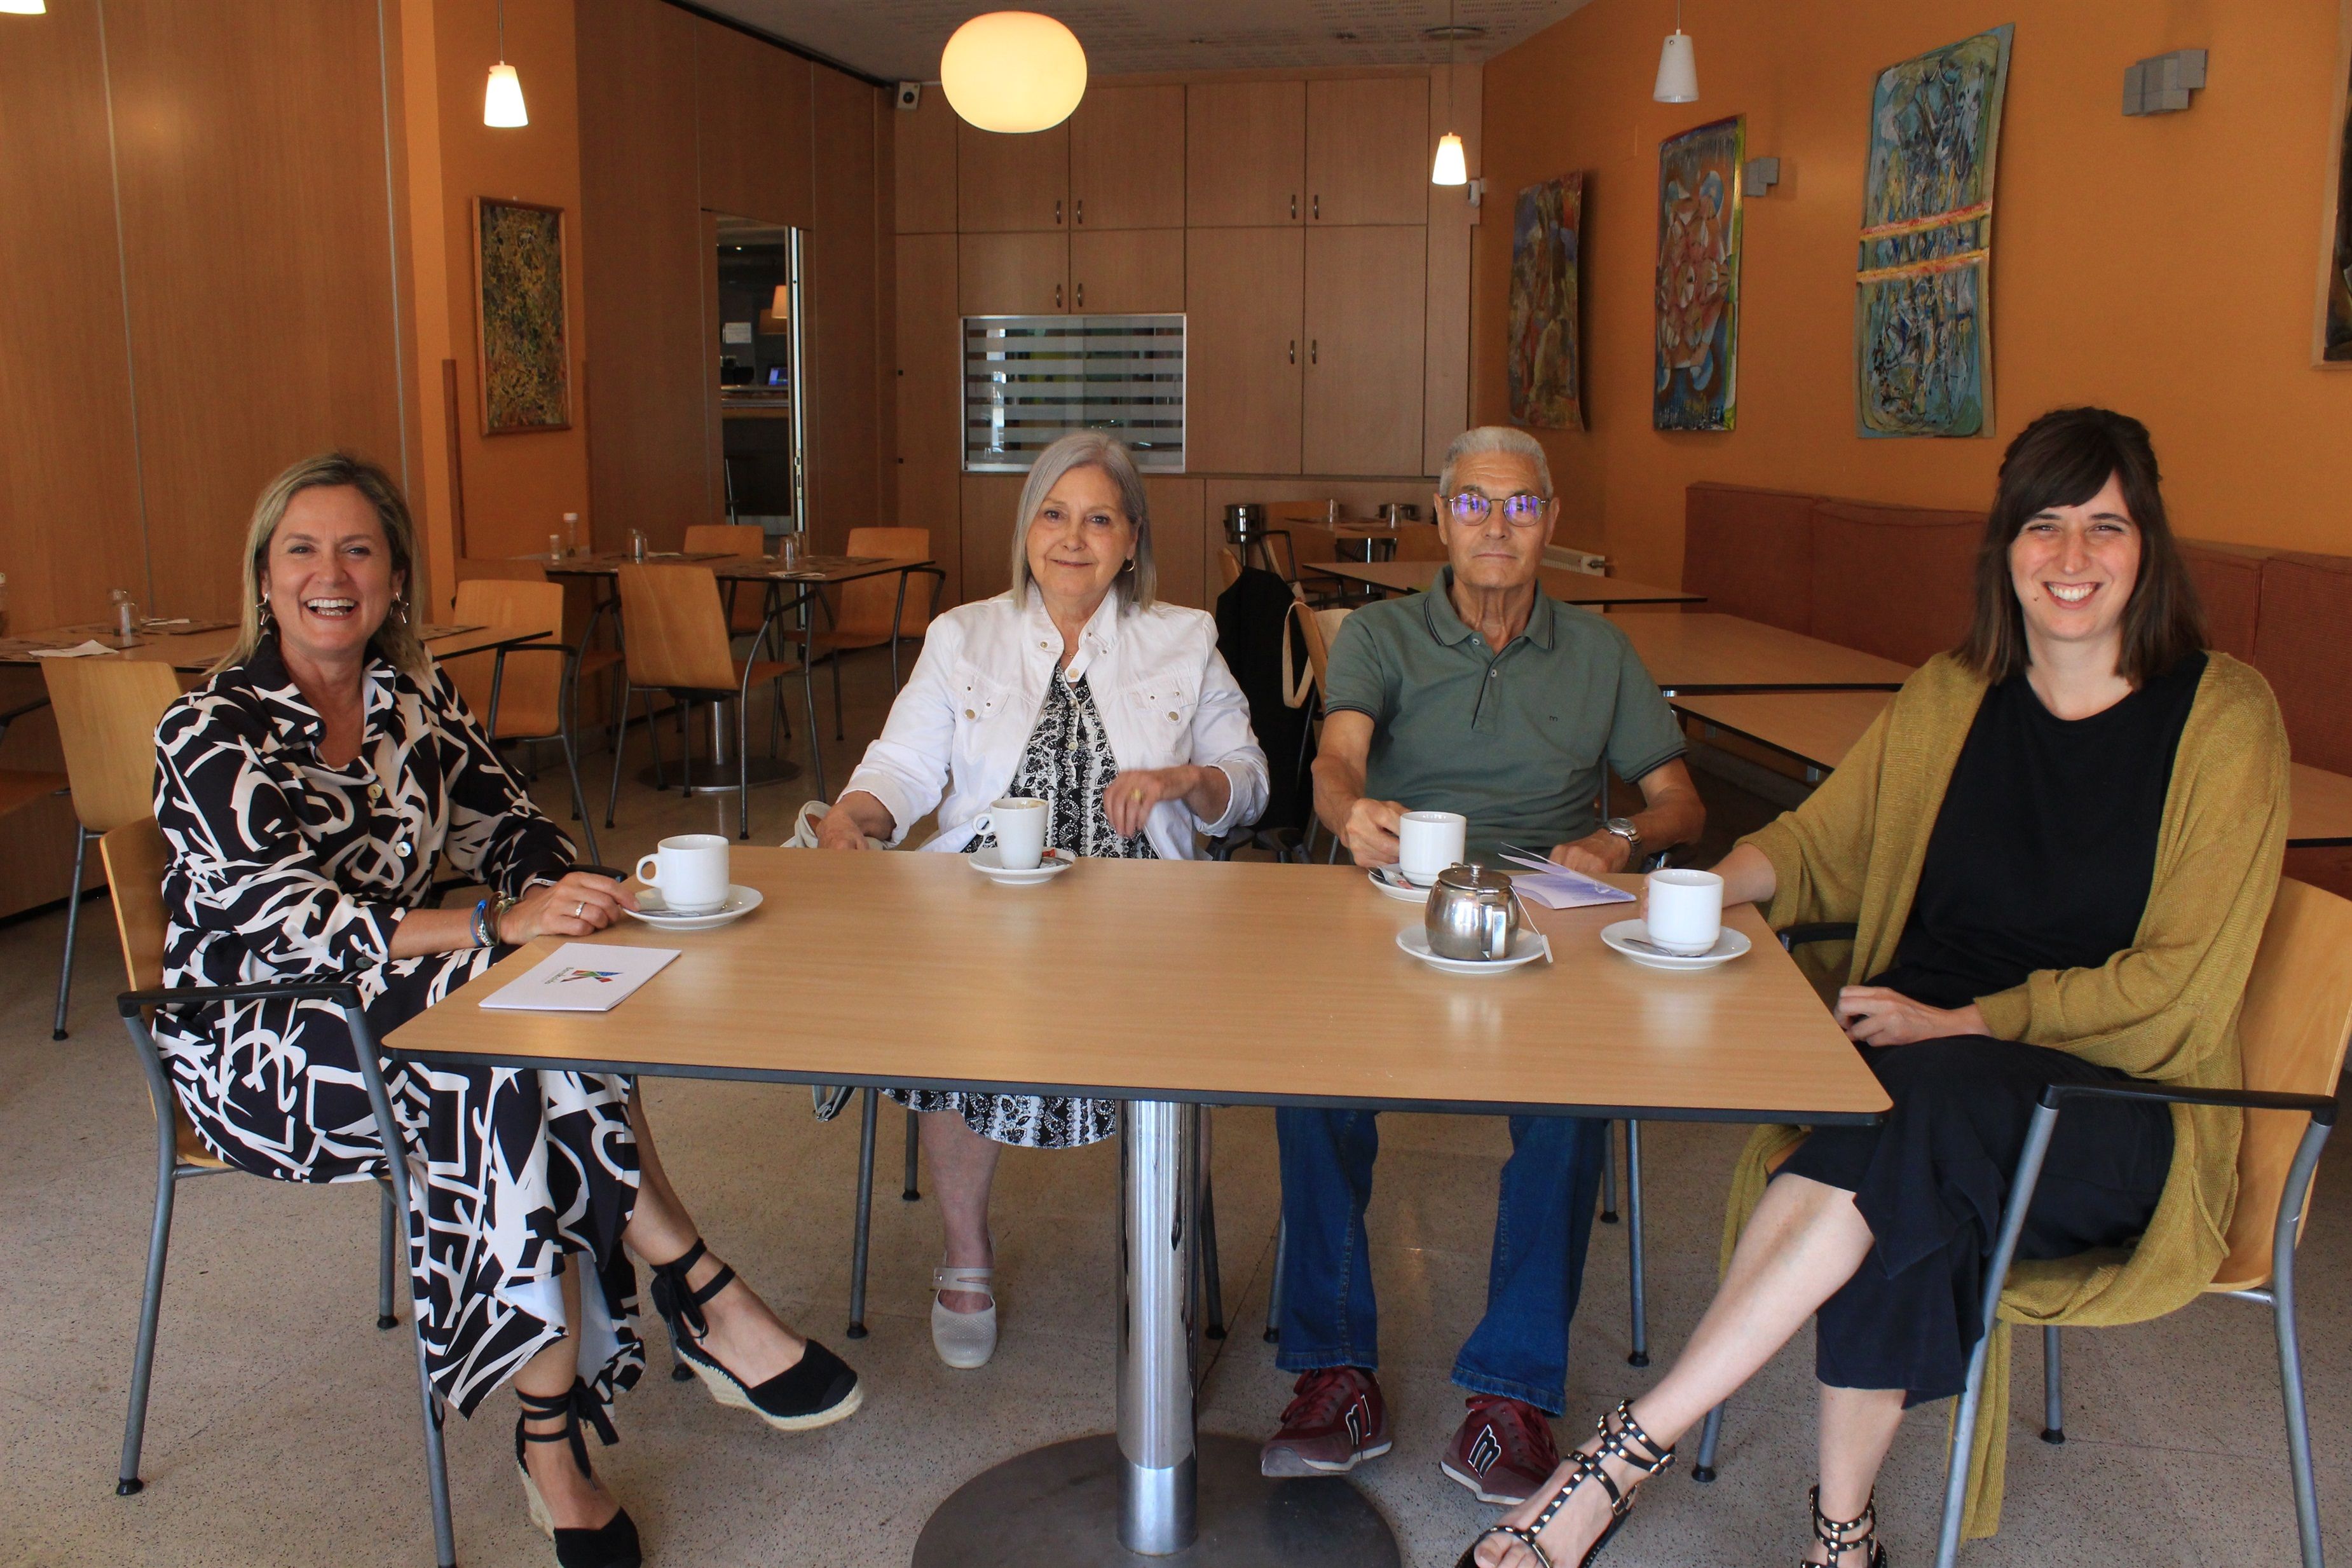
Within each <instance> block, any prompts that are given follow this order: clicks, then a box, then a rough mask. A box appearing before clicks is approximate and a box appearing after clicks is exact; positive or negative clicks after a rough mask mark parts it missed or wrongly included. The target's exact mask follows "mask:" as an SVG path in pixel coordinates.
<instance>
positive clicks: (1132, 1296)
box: [1118, 1100, 1199, 1557]
mask: <svg viewBox="0 0 2352 1568" xmlns="http://www.w3.org/2000/svg"><path fill="white" fill-rule="evenodd" d="M1192 1150H1193V1143H1192V1113H1191V1108H1190V1107H1189V1106H1184V1105H1175V1104H1171V1103H1168V1102H1166V1101H1164V1100H1130V1101H1129V1102H1128V1103H1127V1106H1126V1112H1125V1114H1124V1115H1122V1116H1121V1117H1120V1118H1119V1189H1120V1190H1119V1237H1118V1249H1119V1257H1120V1260H1121V1261H1122V1262H1123V1263H1124V1265H1125V1267H1124V1269H1123V1270H1121V1272H1122V1274H1123V1276H1124V1277H1123V1278H1122V1279H1121V1280H1120V1281H1119V1285H1120V1302H1119V1320H1118V1452H1119V1458H1120V1460H1121V1465H1120V1469H1119V1485H1118V1490H1119V1516H1118V1539H1119V1543H1120V1544H1121V1545H1123V1546H1125V1547H1126V1548H1127V1549H1128V1550H1129V1552H1137V1553H1139V1554H1141V1555H1144V1556H1150V1557H1164V1556H1167V1555H1168V1554H1170V1553H1171V1552H1181V1551H1182V1550H1183V1549H1184V1548H1185V1547H1187V1546H1190V1545H1192V1538H1193V1536H1194V1534H1195V1533H1197V1525H1196V1522H1195V1521H1194V1518H1193V1486H1194V1482H1195V1480H1196V1479H1197V1475H1198V1470H1199V1467H1198V1465H1197V1464H1196V1463H1195V1462H1194V1460H1193V1456H1192V1325H1191V1323H1189V1322H1187V1321H1186V1310H1185V1309H1186V1303H1187V1301H1188V1300H1189V1298H1190V1296H1191V1293H1192V1291H1191V1285H1192V1215H1191V1214H1190V1213H1189V1212H1188V1210H1189V1209H1190V1207H1191V1206H1190V1205H1189V1204H1187V1203H1186V1202H1185V1195H1186V1194H1188V1193H1190V1192H1191V1191H1192V1190H1193V1186H1192V1184H1193V1179H1194V1178H1193V1171H1192Z"/></svg>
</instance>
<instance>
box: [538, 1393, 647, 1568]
mask: <svg viewBox="0 0 2352 1568" xmlns="http://www.w3.org/2000/svg"><path fill="white" fill-rule="evenodd" d="M515 1397H516V1398H517V1399H519V1400H520V1401H521V1402H522V1414H521V1415H520V1416H516V1417H515V1469H518V1470H520V1471H521V1472H522V1490H523V1495H524V1496H525V1497H527V1498H529V1499H530V1521H531V1523H533V1524H535V1525H537V1526H538V1527H539V1529H540V1531H541V1533H542V1534H544V1535H545V1536H546V1537H547V1538H548V1539H549V1540H550V1541H552V1542H555V1561H556V1563H557V1568H639V1565H640V1564H641V1563H643V1562H644V1561H645V1557H644V1553H643V1551H642V1549H641V1548H640V1547H639V1546H638V1544H637V1527H636V1525H635V1522H633V1521H631V1520H630V1518H629V1511H628V1510H627V1509H623V1510H621V1511H619V1512H618V1513H615V1514H614V1515H613V1517H612V1518H610V1519H608V1520H606V1521H604V1524H603V1525H602V1526H601V1527H599V1528H597V1529H595V1530H562V1529H558V1528H557V1526H556V1523H555V1516H554V1515H553V1514H551V1513H550V1512H548V1511H547V1500H546V1499H545V1498H543V1497H541V1496H540V1495H539V1483H538V1482H537V1481H535V1480H532V1479H530V1466H528V1465H526V1464H524V1463H523V1462H522V1454H523V1448H522V1446H523V1445H524V1444H525V1443H569V1444H571V1445H572V1460H573V1462H574V1463H576V1464H578V1465H579V1467H580V1473H581V1474H582V1475H583V1476H588V1477H591V1478H593V1476H594V1475H595V1473H596V1472H595V1471H594V1470H593V1469H590V1468H589V1465H588V1443H587V1440H586V1439H585V1438H583V1437H581V1436H580V1423H581V1421H582V1420H583V1418H584V1419H585V1420H586V1421H587V1423H588V1425H590V1426H591V1427H595V1428H596V1436H597V1437H598V1438H599V1439H601V1440H602V1441H603V1443H604V1446H605V1447H606V1448H611V1447H612V1446H613V1445H614V1443H616V1442H618V1441H620V1434H619V1433H617V1432H615V1431H614V1430H613V1418H612V1416H609V1415H607V1414H605V1411H604V1401H603V1400H601V1399H599V1398H597V1397H596V1396H595V1395H593V1393H591V1392H589V1389H588V1385H586V1384H585V1383H583V1382H581V1381H580V1380H579V1379H578V1378H576V1377H575V1378H573V1379H572V1388H571V1391H570V1392H569V1393H564V1394H555V1395H541V1394H525V1393H524V1392H523V1391H522V1390H521V1389H520V1388H518V1389H516V1390H515ZM552 1416H562V1417H563V1429H562V1431H560V1432H533V1431H530V1430H529V1429H527V1428H526V1427H524V1425H523V1423H525V1422H527V1421H544V1420H547V1419H549V1418H551V1417H552Z"/></svg>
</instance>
